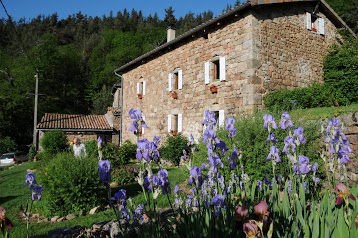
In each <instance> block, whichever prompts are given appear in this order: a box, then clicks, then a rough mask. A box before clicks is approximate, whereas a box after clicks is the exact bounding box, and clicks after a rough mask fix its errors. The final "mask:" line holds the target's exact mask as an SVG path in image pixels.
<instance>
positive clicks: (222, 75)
mask: <svg viewBox="0 0 358 238" xmlns="http://www.w3.org/2000/svg"><path fill="white" fill-rule="evenodd" d="M219 67H220V81H224V80H226V63H225V57H220V61H219Z"/></svg>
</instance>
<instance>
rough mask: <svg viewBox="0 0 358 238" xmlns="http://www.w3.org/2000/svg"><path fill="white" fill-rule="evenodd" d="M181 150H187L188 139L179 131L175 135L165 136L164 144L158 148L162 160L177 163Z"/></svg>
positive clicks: (181, 153)
mask: <svg viewBox="0 0 358 238" xmlns="http://www.w3.org/2000/svg"><path fill="white" fill-rule="evenodd" d="M183 150H186V151H187V150H188V139H187V138H186V137H184V136H183V135H182V134H180V133H179V134H178V135H176V136H168V137H167V139H166V141H165V142H164V145H163V146H162V147H161V148H160V156H161V158H162V159H164V160H169V161H171V162H172V163H173V164H175V165H179V163H180V157H181V156H182V155H183ZM187 152H188V151H187Z"/></svg>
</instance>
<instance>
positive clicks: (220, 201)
mask: <svg viewBox="0 0 358 238" xmlns="http://www.w3.org/2000/svg"><path fill="white" fill-rule="evenodd" d="M210 205H212V206H214V207H215V213H214V214H215V216H216V217H218V216H220V214H221V208H224V207H225V204H224V197H223V195H221V194H217V195H215V196H214V197H213V198H212V199H211V201H210Z"/></svg>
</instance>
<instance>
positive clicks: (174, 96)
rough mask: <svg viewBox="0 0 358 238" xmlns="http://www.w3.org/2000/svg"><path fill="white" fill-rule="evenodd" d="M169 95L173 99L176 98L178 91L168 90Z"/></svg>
mask: <svg viewBox="0 0 358 238" xmlns="http://www.w3.org/2000/svg"><path fill="white" fill-rule="evenodd" d="M170 96H171V97H172V98H174V99H178V93H177V92H176V91H174V90H173V91H171V92H170Z"/></svg>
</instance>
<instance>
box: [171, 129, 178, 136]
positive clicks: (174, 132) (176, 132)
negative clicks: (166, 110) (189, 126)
mask: <svg viewBox="0 0 358 238" xmlns="http://www.w3.org/2000/svg"><path fill="white" fill-rule="evenodd" d="M170 134H172V136H176V135H177V134H178V131H175V130H170Z"/></svg>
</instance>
